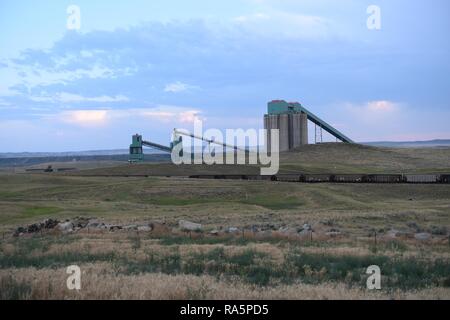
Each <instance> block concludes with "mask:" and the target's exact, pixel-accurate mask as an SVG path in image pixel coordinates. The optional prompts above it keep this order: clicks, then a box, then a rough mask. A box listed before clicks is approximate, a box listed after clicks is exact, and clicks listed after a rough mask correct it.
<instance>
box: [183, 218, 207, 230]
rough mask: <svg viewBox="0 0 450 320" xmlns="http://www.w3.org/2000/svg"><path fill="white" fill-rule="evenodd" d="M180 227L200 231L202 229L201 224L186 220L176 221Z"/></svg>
mask: <svg viewBox="0 0 450 320" xmlns="http://www.w3.org/2000/svg"><path fill="white" fill-rule="evenodd" d="M178 225H179V227H180V229H182V230H185V231H200V230H202V225H201V224H199V223H194V222H190V221H186V220H180V221H178Z"/></svg>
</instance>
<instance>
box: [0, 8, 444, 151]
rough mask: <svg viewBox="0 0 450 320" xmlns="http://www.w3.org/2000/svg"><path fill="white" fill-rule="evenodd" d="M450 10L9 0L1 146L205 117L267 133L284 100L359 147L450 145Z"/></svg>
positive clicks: (111, 135)
mask: <svg viewBox="0 0 450 320" xmlns="http://www.w3.org/2000/svg"><path fill="white" fill-rule="evenodd" d="M73 5H74V6H76V8H78V9H79V13H80V14H79V20H77V21H79V22H80V24H79V28H75V29H74V28H73V27H74V25H75V26H76V24H74V21H75V20H73V19H74V18H77V16H76V14H75V15H74V13H76V12H74V11H72V10H68V9H71V6H73ZM373 5H375V6H376V7H377V8H378V9H379V16H374V15H373V14H374V11H372V10H369V11H368V8H369V9H370V8H373V7H370V6H373ZM449 9H450V2H448V1H447V0H434V1H432V2H430V1H425V0H409V1H406V0H370V1H366V0H340V1H336V0H228V1H208V0H204V1H201V0H190V1H186V0H165V1H162V0H158V1H156V0H152V1H148V0H147V1H143V0H127V1H122V0H117V1H106V0H90V1H85V0H72V1H62V0H41V1H39V2H36V1H31V0H16V1H7V0H0V152H24V151H28V152H37V151H77V150H100V149H117V148H120V149H122V148H127V147H128V145H129V144H130V142H131V135H132V134H134V133H140V134H142V135H143V136H144V138H145V139H146V140H150V141H154V142H158V143H162V144H165V145H168V144H169V141H170V137H171V131H172V129H173V128H186V129H190V128H191V127H192V123H193V121H194V120H196V119H200V120H203V126H204V128H205V129H207V128H218V129H221V130H225V129H227V128H230V129H233V128H243V129H249V128H255V129H260V128H262V126H263V114H264V113H265V112H266V111H267V102H268V101H270V100H273V99H285V100H287V101H299V102H301V103H302V104H303V105H304V106H305V107H306V108H307V109H309V110H310V111H312V112H313V113H315V114H316V115H318V116H319V117H321V118H323V119H324V120H325V121H326V122H328V123H330V124H332V125H334V126H335V127H336V128H337V129H338V130H340V131H342V132H343V133H344V134H345V135H347V136H348V137H350V138H352V139H353V140H355V141H360V142H362V141H364V142H368V141H386V140H389V141H413V140H430V139H450V126H449V119H450V104H449V102H450V79H449V77H450V40H449V39H450V37H449V36H448V32H449V31H450V19H448V17H447V15H448V13H449V12H450V10H449ZM374 17H375V18H377V20H376V21H377V22H378V21H379V25H377V26H379V28H378V27H377V28H373V27H370V26H373V24H370V22H373V21H374V20H373V18H374ZM378 17H379V19H378ZM368 23H369V25H368ZM309 133H310V141H311V140H314V126H313V125H312V124H310V128H309ZM324 139H325V141H328V140H329V141H333V138H332V137H330V136H326V134H324Z"/></svg>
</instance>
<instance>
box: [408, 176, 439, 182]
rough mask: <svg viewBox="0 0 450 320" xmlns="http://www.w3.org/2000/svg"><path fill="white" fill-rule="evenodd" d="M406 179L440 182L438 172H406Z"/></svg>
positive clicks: (409, 180)
mask: <svg viewBox="0 0 450 320" xmlns="http://www.w3.org/2000/svg"><path fill="white" fill-rule="evenodd" d="M403 177H404V181H405V182H407V183H436V182H439V176H438V175H437V174H405V175H403Z"/></svg>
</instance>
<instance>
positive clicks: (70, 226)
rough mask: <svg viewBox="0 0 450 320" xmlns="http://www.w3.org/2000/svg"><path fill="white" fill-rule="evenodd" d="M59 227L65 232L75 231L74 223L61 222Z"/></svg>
mask: <svg viewBox="0 0 450 320" xmlns="http://www.w3.org/2000/svg"><path fill="white" fill-rule="evenodd" d="M58 229H59V230H60V231H62V232H64V233H67V232H72V231H73V223H72V222H70V221H68V222H60V223H58Z"/></svg>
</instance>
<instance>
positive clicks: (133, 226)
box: [122, 224, 138, 230]
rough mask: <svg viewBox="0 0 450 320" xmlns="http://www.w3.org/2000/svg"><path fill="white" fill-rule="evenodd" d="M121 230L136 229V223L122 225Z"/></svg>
mask: <svg viewBox="0 0 450 320" xmlns="http://www.w3.org/2000/svg"><path fill="white" fill-rule="evenodd" d="M122 229H123V230H138V225H136V224H130V225H127V226H123V227H122Z"/></svg>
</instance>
